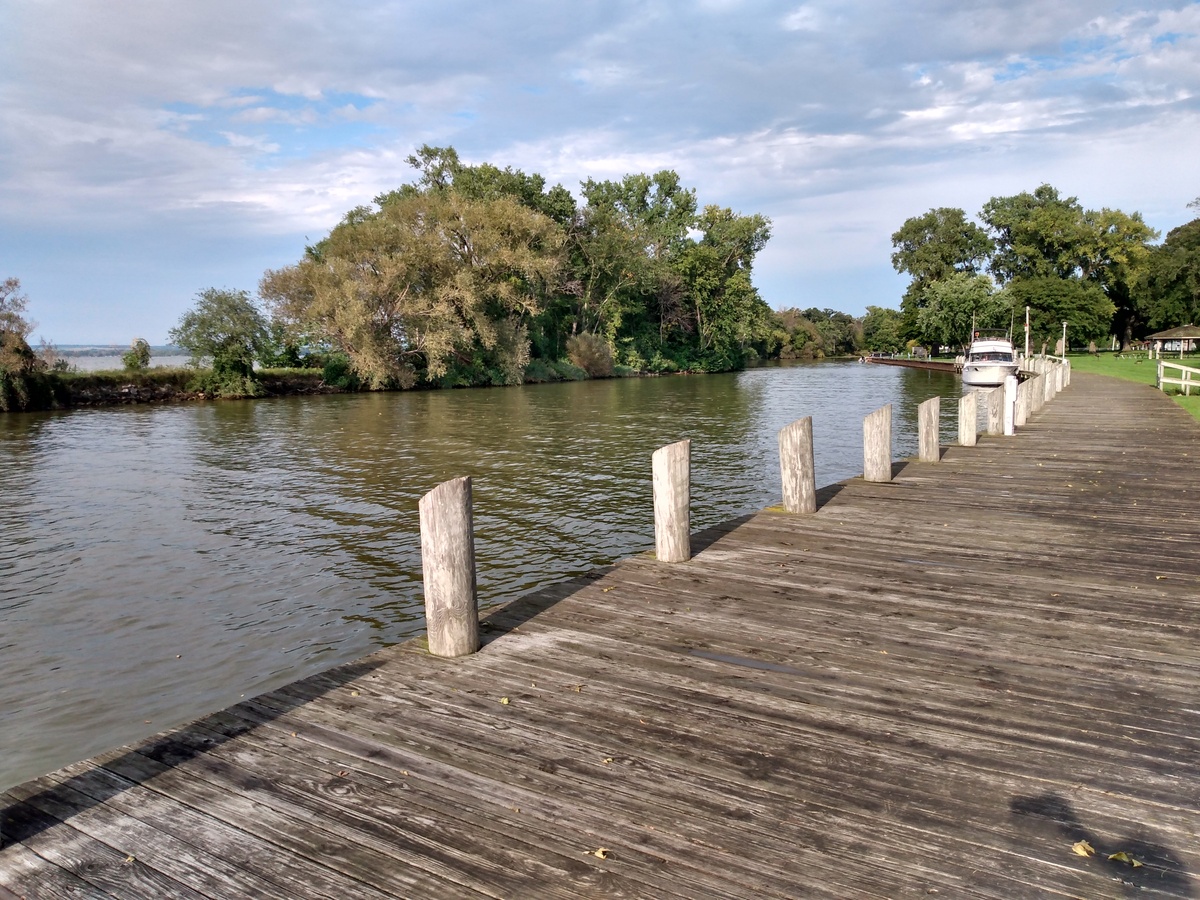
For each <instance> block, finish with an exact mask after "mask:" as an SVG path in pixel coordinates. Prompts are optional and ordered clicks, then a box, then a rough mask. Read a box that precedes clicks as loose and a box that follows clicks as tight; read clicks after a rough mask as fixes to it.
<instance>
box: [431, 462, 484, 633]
mask: <svg viewBox="0 0 1200 900" xmlns="http://www.w3.org/2000/svg"><path fill="white" fill-rule="evenodd" d="M420 511H421V569H422V572H423V575H424V579H425V622H426V629H427V631H428V634H429V652H430V653H432V654H433V655H434V656H466V655H467V654H470V653H474V652H475V651H476V650H478V649H479V603H478V598H477V596H476V592H475V533H474V527H473V525H472V521H471V479H470V478H455V479H454V480H453V481H445V482H442V483H441V484H439V485H438V486H437V487H435V488H434V489H433V490H432V491H430V492H429V493H428V494H426V495H425V496H424V497H422V498H421V502H420Z"/></svg>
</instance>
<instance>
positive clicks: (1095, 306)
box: [1004, 275, 1115, 344]
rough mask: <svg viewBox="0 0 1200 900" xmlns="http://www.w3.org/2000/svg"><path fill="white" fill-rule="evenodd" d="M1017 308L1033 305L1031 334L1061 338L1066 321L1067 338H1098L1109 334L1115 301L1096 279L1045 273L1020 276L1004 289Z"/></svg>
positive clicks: (1042, 340) (1038, 339)
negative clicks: (1031, 276) (1028, 276)
mask: <svg viewBox="0 0 1200 900" xmlns="http://www.w3.org/2000/svg"><path fill="white" fill-rule="evenodd" d="M1004 293H1005V294H1007V296H1008V299H1009V301H1010V302H1011V304H1012V305H1013V307H1015V308H1016V309H1022V308H1024V307H1026V306H1028V307H1030V337H1031V338H1032V339H1033V340H1034V341H1035V342H1036V343H1051V344H1053V342H1054V341H1057V340H1058V339H1059V338H1061V337H1062V323H1063V322H1066V323H1067V331H1068V335H1067V337H1068V340H1072V341H1080V340H1082V341H1085V342H1086V341H1089V340H1099V339H1101V338H1103V337H1104V336H1106V335H1107V334H1109V326H1110V325H1111V324H1112V317H1113V312H1114V311H1115V309H1114V307H1113V303H1112V301H1111V300H1109V299H1108V296H1107V295H1106V294H1105V293H1104V290H1103V288H1101V287H1100V285H1098V284H1097V283H1095V282H1094V281H1082V280H1080V279H1078V278H1060V277H1058V276H1056V275H1042V276H1038V277H1034V278H1018V279H1017V280H1015V281H1013V282H1011V283H1010V284H1009V285H1008V286H1007V287H1006V288H1005V291H1004Z"/></svg>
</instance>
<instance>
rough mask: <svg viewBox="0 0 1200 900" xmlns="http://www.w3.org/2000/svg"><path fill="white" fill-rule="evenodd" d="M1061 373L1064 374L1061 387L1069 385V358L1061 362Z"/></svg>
mask: <svg viewBox="0 0 1200 900" xmlns="http://www.w3.org/2000/svg"><path fill="white" fill-rule="evenodd" d="M1063 374H1064V379H1063V387H1070V386H1071V361H1070V360H1069V359H1068V360H1067V361H1066V362H1065V363H1063Z"/></svg>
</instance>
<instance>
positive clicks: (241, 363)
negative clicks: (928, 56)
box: [169, 288, 267, 381]
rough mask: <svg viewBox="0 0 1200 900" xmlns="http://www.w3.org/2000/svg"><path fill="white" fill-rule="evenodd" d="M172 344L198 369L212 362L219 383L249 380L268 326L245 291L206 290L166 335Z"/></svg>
mask: <svg viewBox="0 0 1200 900" xmlns="http://www.w3.org/2000/svg"><path fill="white" fill-rule="evenodd" d="M169 339H170V341H171V343H173V344H175V345H176V346H178V347H182V348H183V349H184V350H186V351H188V352H189V353H190V354H191V355H192V364H193V365H195V366H199V365H200V364H201V361H202V360H203V359H205V358H208V359H211V360H212V367H213V374H214V375H215V376H216V377H217V379H218V380H219V381H225V380H229V379H247V380H252V379H253V375H254V360H255V358H256V357H257V355H258V352H259V350H260V348H261V347H262V346H263V345H264V343H265V342H266V340H267V323H266V319H265V318H264V317H263V315H262V313H261V312H259V311H258V308H257V307H256V306H255V305H254V302H253V301H252V300H251V299H250V295H249V294H248V293H247V292H246V291H231V290H218V289H217V288H207V289H206V290H203V291H200V293H198V294H197V295H196V304H195V306H193V307H192V308H191V309H190V310H188V311H187V312H186V313H184V314H183V317H182V318H180V320H179V324H178V325H176V326H175V327H174V328H172V329H171V330H170V332H169Z"/></svg>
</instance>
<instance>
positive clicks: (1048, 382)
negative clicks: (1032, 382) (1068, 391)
mask: <svg viewBox="0 0 1200 900" xmlns="http://www.w3.org/2000/svg"><path fill="white" fill-rule="evenodd" d="M1053 399H1054V373H1053V372H1052V371H1050V369H1049V368H1047V369H1046V372H1045V374H1043V375H1042V400H1043V403H1042V405H1043V406H1045V405H1046V404H1047V403H1049V402H1050V401H1051V400H1053Z"/></svg>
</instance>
